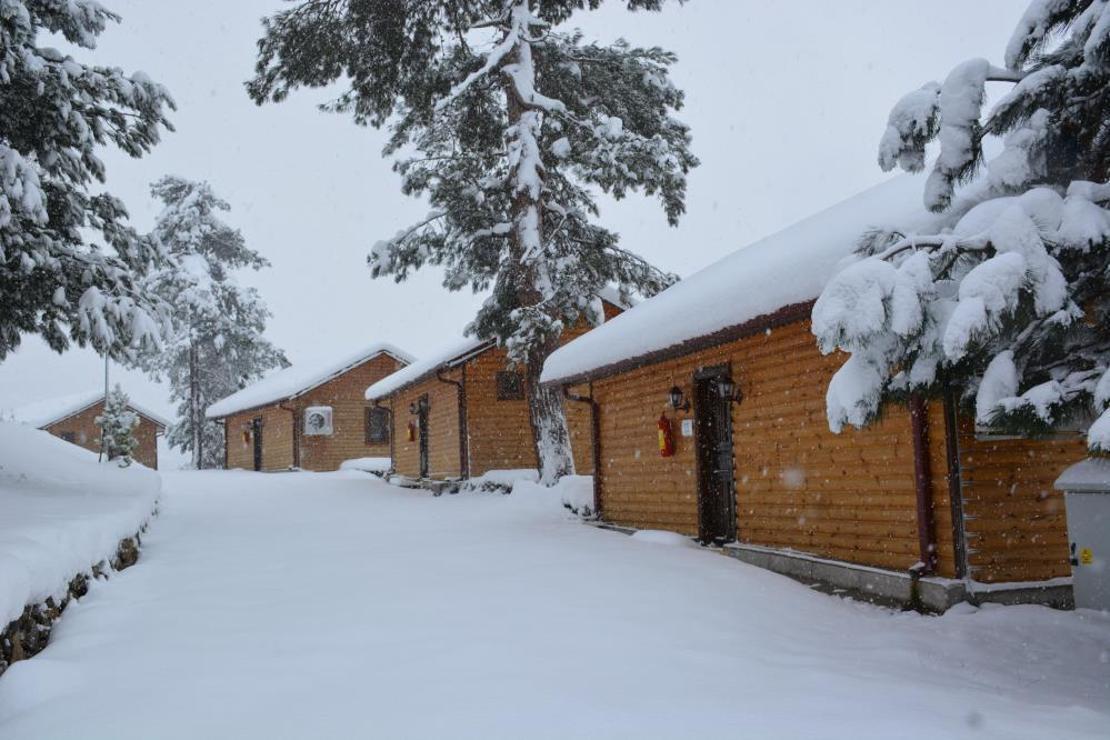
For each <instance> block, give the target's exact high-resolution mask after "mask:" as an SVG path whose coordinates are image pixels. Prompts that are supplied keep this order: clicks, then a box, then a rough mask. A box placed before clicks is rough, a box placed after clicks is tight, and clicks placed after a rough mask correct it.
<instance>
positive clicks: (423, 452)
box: [416, 394, 428, 478]
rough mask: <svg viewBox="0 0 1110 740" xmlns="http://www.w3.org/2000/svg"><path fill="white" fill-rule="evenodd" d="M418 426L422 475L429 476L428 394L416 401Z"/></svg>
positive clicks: (422, 476) (423, 476)
mask: <svg viewBox="0 0 1110 740" xmlns="http://www.w3.org/2000/svg"><path fill="white" fill-rule="evenodd" d="M416 428H417V435H418V437H419V439H420V477H421V478H427V477H428V396H427V394H425V395H423V396H421V397H420V400H419V401H417V402H416Z"/></svg>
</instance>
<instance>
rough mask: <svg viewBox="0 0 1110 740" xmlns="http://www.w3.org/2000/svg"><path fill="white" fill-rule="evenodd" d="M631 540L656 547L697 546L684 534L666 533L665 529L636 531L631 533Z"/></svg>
mask: <svg viewBox="0 0 1110 740" xmlns="http://www.w3.org/2000/svg"><path fill="white" fill-rule="evenodd" d="M632 539H634V540H639V541H640V542H650V543H652V544H656V545H669V546H671V547H697V546H698V544H697V543H696V542H694V541H693V540H692V539H690V538H689V537H687V536H686V535H684V534H679V533H678V532H668V531H667V530H665V529H638V530H636V531H635V532H633V533H632Z"/></svg>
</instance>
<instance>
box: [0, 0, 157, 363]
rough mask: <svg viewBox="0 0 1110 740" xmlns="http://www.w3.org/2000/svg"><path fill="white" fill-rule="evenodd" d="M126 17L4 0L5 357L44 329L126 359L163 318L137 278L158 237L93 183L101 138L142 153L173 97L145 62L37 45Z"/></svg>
mask: <svg viewBox="0 0 1110 740" xmlns="http://www.w3.org/2000/svg"><path fill="white" fill-rule="evenodd" d="M118 20H119V16H117V15H115V14H114V13H111V12H110V11H108V10H105V9H104V8H102V7H101V6H100V5H99V4H98V3H96V2H92V1H91V0H72V1H71V2H47V1H46V0H5V2H4V3H3V5H2V8H0V360H2V359H3V358H4V357H5V356H6V355H7V354H8V353H9V352H11V351H12V350H13V349H15V348H16V347H17V346H19V343H20V339H21V337H22V336H23V335H24V334H37V335H40V336H41V337H42V338H43V339H44V340H45V341H46V342H47V343H48V344H49V346H50V347H52V348H53V349H55V350H57V351H59V352H61V351H63V350H64V349H66V348H67V347H68V346H69V344H70V342H71V341H74V342H76V343H78V344H79V345H82V346H83V345H85V344H91V345H92V346H93V347H94V348H95V349H96V350H97V351H98V352H100V353H102V354H107V355H109V356H111V357H113V358H115V359H117V360H121V361H124V362H130V361H132V360H133V359H134V355H135V353H136V352H137V351H139V350H140V349H141V348H142V347H143V346H144V345H145V346H147V347H149V346H152V345H155V344H156V343H157V340H158V335H159V334H160V332H161V330H162V328H163V325H164V323H163V322H164V317H163V316H162V314H161V313H160V309H161V307H160V305H159V304H158V302H157V301H156V300H152V299H151V297H150V296H147V295H144V294H143V293H142V292H141V291H140V290H139V288H138V285H137V281H138V279H139V277H140V276H141V275H142V274H143V272H144V271H145V270H146V269H147V268H148V267H149V266H150V265H151V264H153V263H156V262H157V261H158V259H159V257H160V254H159V251H158V249H157V246H156V245H154V244H152V243H150V242H149V241H148V240H146V239H143V238H141V237H140V236H139V235H138V234H136V233H135V231H134V230H133V229H132V228H131V227H129V226H128V225H127V211H126V210H125V208H124V206H123V204H122V203H121V202H120V201H119V200H118V199H117V198H115V197H113V196H112V195H111V194H109V193H106V192H98V193H93V192H91V191H90V186H91V185H93V184H94V183H98V182H103V181H104V178H105V169H104V165H103V163H102V162H101V161H100V159H99V158H98V156H97V148H98V147H101V146H104V145H107V144H114V145H116V146H118V147H119V148H120V149H122V150H123V151H125V152H127V153H128V154H130V155H132V156H134V157H139V156H142V155H143V154H144V153H146V152H148V151H149V150H150V149H151V147H153V146H154V145H155V144H156V143H157V142H158V139H159V135H160V129H161V128H162V127H165V128H167V129H169V128H170V124H169V122H168V121H167V120H166V118H165V111H166V109H167V108H173V101H172V99H171V98H170V96H169V93H168V92H166V90H165V89H164V88H163V87H162V86H160V85H158V84H156V83H154V82H152V81H151V80H150V79H148V78H147V77H146V76H145V75H143V74H142V73H135V74H133V75H131V76H128V75H126V74H124V73H123V71H122V70H120V69H117V68H109V67H98V66H92V65H85V64H81V63H80V62H78V61H76V60H75V59H74V58H73V57H71V56H69V55H65V54H62V53H61V52H59V51H57V50H56V49H53V48H50V47H49V46H39V45H38V41H39V38H38V37H39V33H40V32H41V31H45V32H47V33H51V34H57V35H58V36H60V37H64V38H65V40H66V41H67V42H69V43H70V44H73V45H75V46H77V47H82V48H86V49H91V48H93V47H94V46H95V44H96V39H97V36H99V35H100V33H101V32H102V31H103V30H104V29H105V26H106V25H107V24H108V23H109V22H110V21H118ZM97 189H98V190H99V188H97ZM98 241H100V242H101V243H97V242H98Z"/></svg>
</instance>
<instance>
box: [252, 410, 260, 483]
mask: <svg viewBox="0 0 1110 740" xmlns="http://www.w3.org/2000/svg"><path fill="white" fill-rule="evenodd" d="M251 438H252V439H253V440H254V469H255V470H262V417H260V416H259V417H255V418H254V419H253V420H251Z"/></svg>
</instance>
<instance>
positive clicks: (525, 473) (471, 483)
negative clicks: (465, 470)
mask: <svg viewBox="0 0 1110 740" xmlns="http://www.w3.org/2000/svg"><path fill="white" fill-rule="evenodd" d="M539 479H540V474H539V471H537V470H536V469H535V468H512V469H508V470H487V471H486V472H485V473H483V474H482V475H479V476H477V477H475V478H469V479H467V480H465V481H463V482H462V485H461V486H460V490H463V491H502V492H504V493H512V492H513V491H514V490H516V486H517V484H518V483H536V482H537V481H539Z"/></svg>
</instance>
